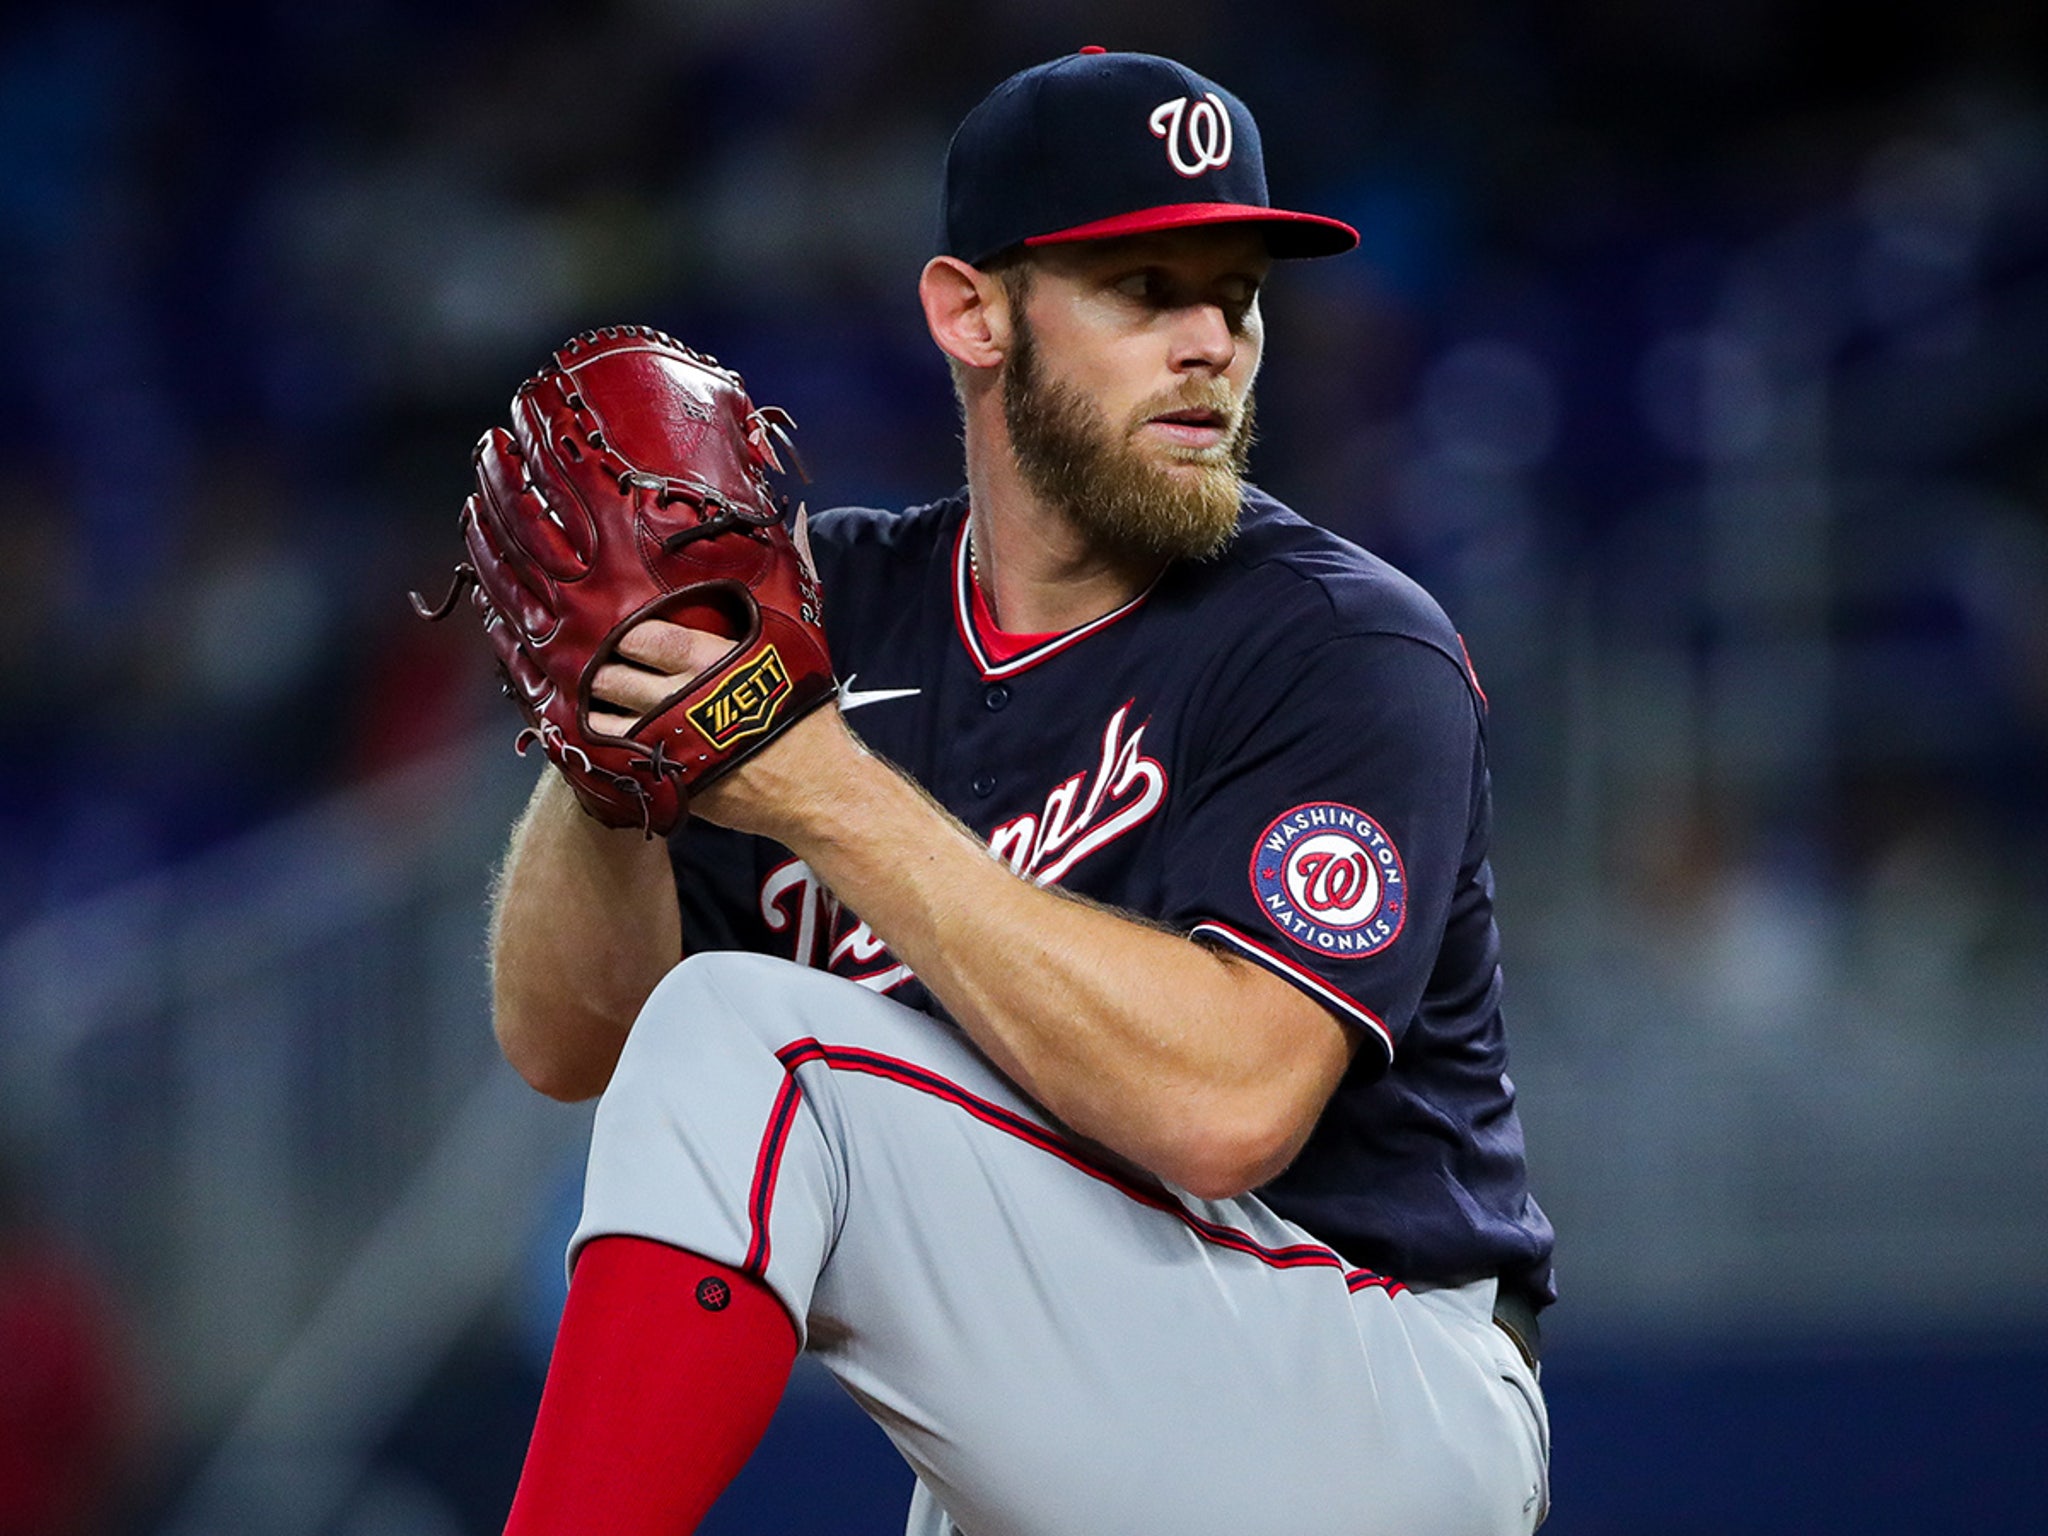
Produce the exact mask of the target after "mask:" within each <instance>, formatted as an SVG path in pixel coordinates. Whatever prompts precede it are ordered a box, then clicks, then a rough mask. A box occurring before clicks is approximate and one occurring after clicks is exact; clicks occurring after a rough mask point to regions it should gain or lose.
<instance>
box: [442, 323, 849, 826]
mask: <svg viewBox="0 0 2048 1536" xmlns="http://www.w3.org/2000/svg"><path fill="white" fill-rule="evenodd" d="M790 425H791V424H790V421H789V418H788V416H787V415H786V414H785V413H783V412H782V411H780V410H778V409H776V408H775V407H772V406H770V407H762V408H757V407H756V406H755V405H754V403H753V401H752V400H751V399H749V398H748V396H747V391H746V386H745V384H744V383H743V382H742V381H741V379H740V376H739V375H738V374H736V373H734V372H733V371H732V370H731V369H729V368H724V367H721V366H720V365H719V363H718V361H717V359H715V358H711V357H707V356H705V355H704V354H702V353H699V352H694V351H692V350H691V349H690V348H688V347H686V346H684V345H682V344H681V343H680V342H678V341H676V340H675V339H674V338H673V337H670V336H667V335H664V334H663V333H662V332H660V331H657V330H652V329H649V328H648V327H646V326H636V325H626V326H608V327H605V328H604V329H601V330H597V331H586V332H584V333H583V334H582V335H580V336H577V337H576V338H575V339H573V340H571V341H569V342H568V343H566V344H565V345H564V346H562V347H561V348H560V349H559V350H557V351H556V352H555V354H554V358H553V361H552V363H551V364H550V366H548V367H546V368H544V369H542V370H541V371H540V372H539V373H538V374H536V375H535V376H534V377H532V378H530V379H528V380H527V381H526V382H525V383H524V384H522V385H520V386H519V390H518V393H517V394H515V395H514V396H513V397H512V430H511V431H509V432H508V431H506V430H505V429H504V428H502V427H493V428H492V429H491V430H490V431H489V432H487V433H485V434H484V436H483V439H482V441H480V442H479V443H478V444H477V446H476V451H475V453H474V454H473V455H472V463H473V465H474V467H475V470H476V490H475V492H474V494H472V495H471V496H470V497H469V499H468V500H467V501H466V502H464V503H463V507H462V515H461V526H462V538H463V542H464V544H465V545H466V546H467V548H468V555H469V558H468V559H467V560H464V561H463V562H461V563H460V564H459V565H457V566H456V568H455V580H454V582H453V583H452V584H451V586H450V588H449V591H448V594H447V596H446V597H444V598H443V599H442V600H441V602H439V603H438V604H431V605H430V604H428V603H427V602H425V601H424V600H423V599H422V598H421V597H420V595H419V594H418V593H417V592H415V593H414V594H412V601H413V606H414V607H415V608H416V609H417V610H418V611H419V613H420V614H421V615H422V616H423V617H425V618H429V619H440V618H445V617H446V616H447V615H448V614H449V613H450V612H451V611H452V610H453V609H454V607H455V605H456V603H457V601H458V600H459V599H460V598H461V596H462V594H463V593H464V592H465V591H467V592H468V593H469V595H470V598H471V600H472V601H473V602H474V603H475V604H476V606H477V608H478V609H479V610H481V612H482V614H483V621H484V633H485V635H486V636H488V637H489V639H490V642H491V646H492V648H493V650H495V651H496V653H497V658H498V667H499V670H500V672H501V673H502V674H503V678H504V686H505V691H506V693H507V694H508V695H510V697H511V698H512V700H513V701H514V702H515V703H516V704H518V706H519V708H520V711H521V712H522V713H523V714H524V715H525V717H526V728H525V729H524V730H522V731H521V732H520V733H519V735H518V736H517V738H515V745H516V746H517V748H518V750H519V751H520V752H521V753H524V752H525V751H526V749H527V748H528V747H529V746H531V745H532V744H533V743H535V742H538V743H539V744H540V746H541V749H542V750H543V751H544V752H545V753H546V754H547V756H548V758H549V759H550V760H551V761H552V762H553V763H554V764H555V766H556V767H558V768H559V769H560V770H561V771H562V773H563V775H564V776H565V777H566V778H567V779H568V781H569V783H570V785H571V786H573V787H574V789H575V791H576V796H577V798H578V799H579V800H580V801H581V802H582V804H583V808H584V809H585V810H587V811H588V812H589V813H590V814H591V815H593V816H595V817H596V818H597V819H598V820H599V821H602V822H604V823H605V824H606V825H607V826H614V827H639V828H641V829H643V830H644V831H645V832H646V833H647V834H648V835H649V836H650V837H651V836H654V835H657V834H666V833H668V832H670V831H672V830H674V828H675V827H676V826H677V825H678V824H679V823H680V822H681V821H682V820H683V818H684V816H685V814H686V812H687V809H688V801H689V796H690V795H691V794H692V793H693V792H695V791H697V790H700V789H702V788H703V787H704V786H705V785H707V784H709V783H711V782H712V781H713V780H715V779H717V778H718V777H719V775H721V774H723V773H725V772H727V771H729V770H730V769H731V768H732V767H734V765H736V764H738V763H739V762H741V761H743V760H744V759H745V758H746V757H748V756H749V755H750V754H752V753H754V752H757V751H759V750H760V749H761V748H762V747H763V746H765V745H767V744H768V743H769V742H770V741H772V740H774V739H775V737H776V736H777V735H779V734H780V733H781V732H782V731H784V730H785V729H787V728H788V727H789V726H790V725H791V724H793V723H794V722H795V721H797V720H798V719H800V718H802V717H803V716H804V715H805V714H807V713H808V712H809V711H811V710H812V709H815V708H817V707H818V706H819V705H821V704H823V703H825V702H826V701H827V700H829V699H830V698H832V697H833V695H834V693H835V691H836V685H835V684H834V681H833V677H832V663H831V660H830V657H829V656H828V654H827V652H826V648H825V633H824V629H823V627H822V623H821V617H822V598H821V594H820V592H819V588H818V582H817V578H816V575H815V573H814V572H813V571H812V569H811V566H810V562H809V560H808V558H807V557H806V556H805V555H804V554H803V553H800V552H799V550H798V548H797V546H796V543H795V542H794V541H793V540H792V539H791V537H790V534H789V533H788V532H787V531H786V530H785V528H784V526H783V516H784V512H785V509H786V506H787V503H786V501H785V500H784V499H783V498H781V497H779V496H777V495H776V494H774V493H773V492H772V491H771V490H770V488H769V483H768V477H767V471H768V470H769V469H771V468H773V469H775V470H778V471H779V470H781V468H782V464H781V461H780V459H779V458H778V457H777V456H776V452H775V446H774V445H775V441H776V440H777V439H780V440H782V441H783V442H785V443H787V440H788V429H789V427H790ZM648 619H666V620H669V621H670V622H673V623H677V624H684V625H688V626H689V627H690V628H693V629H701V630H709V631H712V632H713V633H716V634H720V635H724V636H726V637H728V638H729V639H730V640H731V642H732V644H731V646H730V647H729V648H728V649H727V651H726V653H725V655H724V656H723V658H721V659H720V660H719V661H718V662H717V663H716V664H715V665H714V666H712V667H710V668H709V669H707V670H706V671H704V672H703V673H701V674H699V675H698V676H697V677H694V678H692V679H690V680H689V681H688V682H687V683H685V684H684V685H683V686H682V687H680V688H677V689H676V690H675V691H674V692H672V693H671V694H669V695H668V697H666V698H664V699H663V700H662V701H661V702H660V703H659V704H658V705H656V706H655V707H654V708H652V709H650V710H648V711H647V713H645V714H643V715H641V716H640V717H639V718H638V719H636V720H635V721H634V722H633V724H632V725H631V727H630V728H628V729H627V730H626V731H625V733H624V734H623V735H610V734H607V733H605V732H602V731H600V730H598V729H597V728H596V727H595V726H594V725H593V724H592V720H591V710H592V699H591V680H592V678H593V677H594V676H595V674H596V672H597V669H598V668H599V667H601V666H603V665H605V664H606V663H608V662H612V661H618V660H621V659H622V658H620V657H619V656H618V655H617V654H616V647H617V645H618V642H619V638H620V637H621V636H622V635H624V634H625V632H626V631H627V630H629V629H631V628H632V627H633V626H634V625H636V624H639V623H641V622H643V621H645V620H648ZM628 664H629V665H630V663H628ZM604 707H605V706H603V705H601V704H600V705H599V708H600V709H602V708H604ZM614 712H616V711H614Z"/></svg>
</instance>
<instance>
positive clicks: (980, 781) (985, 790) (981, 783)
mask: <svg viewBox="0 0 2048 1536" xmlns="http://www.w3.org/2000/svg"><path fill="white" fill-rule="evenodd" d="M973 788H974V792H975V793H976V794H977V795H980V796H981V797H982V798H983V799H987V798H988V797H989V796H990V795H992V794H994V793H995V792H996V776H995V775H994V774H992V773H981V774H976V775H975V778H974V785H973Z"/></svg>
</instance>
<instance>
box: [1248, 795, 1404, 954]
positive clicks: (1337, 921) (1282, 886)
mask: <svg viewBox="0 0 2048 1536" xmlns="http://www.w3.org/2000/svg"><path fill="white" fill-rule="evenodd" d="M1251 877H1252V890H1253V892H1254V893H1255V894H1256V895H1257V896H1258V898H1259V905H1260V906H1261V907H1263V908H1264V909H1265V913H1266V916H1267V917H1269V918H1271V919H1272V922H1273V926H1274V927H1275V928H1278V929H1279V930H1280V931H1281V932H1282V933H1284V934H1286V935H1287V937H1288V938H1290V939H1292V940H1294V942H1295V943H1297V944H1299V945H1300V946H1301V947H1302V948H1303V949H1312V950H1314V951H1315V952H1316V953H1317V954H1323V955H1345V956H1351V957H1357V956H1362V955H1372V954H1377V953H1378V952H1379V951H1381V950H1383V949H1385V948H1386V947H1387V946H1388V945H1389V944H1391V943H1393V942H1394V939H1395V938H1396V936H1398V935H1399V934H1400V932H1401V924H1402V922H1403V921H1404V920H1405V919H1406V918H1407V916H1408V879H1407V876H1406V874H1405V873H1404V872H1403V870H1402V868H1401V854H1400V851H1399V850H1398V849H1396V848H1395V847H1394V840H1393V839H1392V838H1390V837H1388V836H1387V834H1386V832H1385V831H1384V830H1383V829H1382V828H1381V826H1380V824H1379V823H1378V822H1376V821H1374V820H1373V819H1372V818H1371V817H1370V816H1368V815H1366V814H1365V812H1363V811H1361V810H1356V809H1354V808H1353V807H1351V806H1348V805H1339V804H1337V803H1336V802H1334V801H1330V800H1319V801H1314V802H1311V803H1310V804H1308V805H1298V806H1296V807H1295V808H1294V809H1293V810H1291V811H1288V812H1286V813H1285V814H1284V815H1281V816H1278V817H1275V818H1274V820H1273V824H1272V825H1271V826H1269V827H1267V828H1266V830H1265V831H1264V832H1263V833H1261V834H1260V836H1259V842H1258V846H1257V848H1255V849H1254V850H1253V851H1252V866H1251Z"/></svg>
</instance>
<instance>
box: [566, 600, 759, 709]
mask: <svg viewBox="0 0 2048 1536" xmlns="http://www.w3.org/2000/svg"><path fill="white" fill-rule="evenodd" d="M732 644H733V643H732V641H731V640H730V639H729V638H728V637H726V636H723V635H714V634H711V633H709V632H707V631H705V630H701V629H686V628H684V627H683V626H682V625H680V624H670V623H667V622H665V621H663V620H660V619H649V620H648V621H647V622H646V623H644V624H636V625H635V626H634V627H633V628H631V629H629V630H627V631H626V633H625V634H624V635H622V636H621V637H620V639H619V643H618V646H617V650H616V654H617V655H618V657H619V658H620V659H619V660H617V661H608V662H606V663H605V664H604V665H603V666H601V667H599V668H598V669H597V671H596V672H594V673H593V674H591V679H590V696H591V710H590V723H591V724H592V725H593V726H594V727H595V728H596V729H597V730H599V731H602V732H604V733H605V734H606V735H611V736H623V735H625V734H626V733H627V732H628V731H629V730H631V729H632V727H633V726H634V725H635V724H636V723H637V722H638V721H639V719H640V717H641V716H643V715H645V714H646V713H647V712H648V711H650V710H652V709H655V708H656V707H658V706H659V705H660V704H661V703H662V701H663V700H665V699H667V698H669V697H670V696H671V695H673V694H674V693H675V692H676V691H677V690H678V689H680V688H683V687H686V686H687V685H688V684H689V683H690V681H691V680H692V679H693V678H696V677H697V676H699V675H700V674H702V673H703V672H705V671H707V670H709V669H710V668H711V667H714V666H716V665H717V664H718V663H719V661H721V660H722V659H723V658H724V656H725V654H726V652H728V651H729V650H731V649H732Z"/></svg>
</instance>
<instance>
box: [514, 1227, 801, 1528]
mask: <svg viewBox="0 0 2048 1536" xmlns="http://www.w3.org/2000/svg"><path fill="white" fill-rule="evenodd" d="M795 1361H796V1329H795V1328H794V1327H793V1326H792V1325H791V1323H790V1320H789V1314H788V1313H786V1312H784V1311H783V1310H782V1304H781V1303H780V1302H778V1301H777V1300H776V1299H775V1294H774V1293H773V1292H772V1291H770V1290H769V1289H768V1287H767V1286H765V1285H763V1284H762V1283H761V1282H760V1281H758V1280H756V1279H754V1278H752V1277H751V1276H749V1275H744V1274H742V1273H740V1271H738V1270H736V1269H727V1268H726V1267H725V1266H724V1265H722V1264H714V1263H712V1262H711V1261H710V1260H709V1259H704V1258H699V1257H698V1256H697V1255H696V1254H694V1253H686V1252H684V1251H683V1250H682V1249H680V1248H671V1247H669V1246H668V1245H667V1244H666V1243H657V1242H652V1241H650V1240H648V1239H647V1238H642V1237H600V1238H595V1239H593V1240H592V1241H591V1242H589V1243H588V1244H586V1245H585V1246H584V1248H583V1251H582V1252H581V1253H580V1254H579V1255H578V1256H577V1259H576V1268H575V1271H574V1273H573V1274H572V1275H571V1277H570V1281H569V1300H568V1304H567V1305H566V1306H565V1307H564V1308H563V1309H562V1324H561V1328H560V1330H559V1331H558V1332H557V1334H556V1335H555V1352H554V1357H553V1359H552V1360H551V1361H550V1362H549V1364H548V1379H547V1386H546V1387H545V1388H544V1389H543V1391H542V1393H541V1400H540V1412H539V1414H538V1416H537V1417H536V1418H535V1421H534V1426H533V1440H532V1442H531V1443H530V1444H529V1445H528V1447H527V1451H526V1466H525V1468H524V1470H522V1471H521V1473H520V1474H519V1491H518V1493H517V1494H516V1495H515V1496H514V1498H513V1500H512V1513H511V1516H510V1518H509V1519H508V1520H507V1522H506V1525H505V1536H582V1533H585V1532H588V1533H593V1536H595V1533H598V1532H602V1533H604V1536H684V1533H686V1532H689V1531H694V1530H695V1529H696V1528H697V1522H698V1521H700V1520H702V1519H703V1518H704V1513H705V1511H706V1510H708V1509H710V1508H711V1503H712V1500H714V1499H716V1498H717V1497H718V1495H719V1494H720V1493H722V1492H723V1491H724V1490H725V1486H726V1484H727V1483H729V1482H731V1481H732V1480H733V1478H734V1476H735V1475H737V1474H738V1472H739V1470H740V1468H741V1467H742V1466H743V1465H745V1463H746V1459H747V1457H748V1456H749V1455H751V1454H752V1453H753V1449H754V1447H755V1446H756V1445H758V1444H759V1443H760V1440H761V1436H762V1435H763V1433H765V1432H766V1430H767V1428H768V1420H769V1419H770V1418H771V1417H773V1415H774V1413H775V1405H776V1403H777V1402H778V1401H779V1400H780V1399H781V1397H782V1389H783V1387H784V1385H785V1384H787V1382H788V1381H789V1372H790V1367H791V1366H792V1365H793V1364H794V1363H795Z"/></svg>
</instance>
